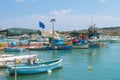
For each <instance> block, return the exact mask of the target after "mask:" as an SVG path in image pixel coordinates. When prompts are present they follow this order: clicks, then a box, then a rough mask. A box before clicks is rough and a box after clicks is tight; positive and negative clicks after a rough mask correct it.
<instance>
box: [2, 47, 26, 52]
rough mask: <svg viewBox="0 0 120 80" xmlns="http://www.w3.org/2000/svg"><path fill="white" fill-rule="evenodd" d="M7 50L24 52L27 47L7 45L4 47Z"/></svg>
mask: <svg viewBox="0 0 120 80" xmlns="http://www.w3.org/2000/svg"><path fill="white" fill-rule="evenodd" d="M4 51H6V52H22V51H25V48H18V47H6V48H4Z"/></svg>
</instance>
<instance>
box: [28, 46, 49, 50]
mask: <svg viewBox="0 0 120 80" xmlns="http://www.w3.org/2000/svg"><path fill="white" fill-rule="evenodd" d="M27 49H28V50H48V49H49V47H48V46H36V47H34V46H33V47H28V48H27Z"/></svg>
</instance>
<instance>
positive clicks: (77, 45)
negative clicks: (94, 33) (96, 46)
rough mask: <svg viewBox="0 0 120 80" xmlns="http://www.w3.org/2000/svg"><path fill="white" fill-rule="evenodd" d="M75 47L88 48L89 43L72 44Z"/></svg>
mask: <svg viewBox="0 0 120 80" xmlns="http://www.w3.org/2000/svg"><path fill="white" fill-rule="evenodd" d="M72 48H73V49H88V48H89V47H88V44H74V45H72Z"/></svg>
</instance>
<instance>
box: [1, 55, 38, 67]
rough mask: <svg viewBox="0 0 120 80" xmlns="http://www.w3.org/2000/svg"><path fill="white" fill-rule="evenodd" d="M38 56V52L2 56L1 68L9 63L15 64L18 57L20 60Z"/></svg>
mask: <svg viewBox="0 0 120 80" xmlns="http://www.w3.org/2000/svg"><path fill="white" fill-rule="evenodd" d="M34 57H37V54H29V55H17V56H15V55H10V54H9V55H7V56H6V55H5V56H4V57H0V68H6V67H7V66H8V65H13V64H14V60H15V59H17V60H19V61H20V62H21V61H22V60H23V61H27V60H28V59H29V58H34Z"/></svg>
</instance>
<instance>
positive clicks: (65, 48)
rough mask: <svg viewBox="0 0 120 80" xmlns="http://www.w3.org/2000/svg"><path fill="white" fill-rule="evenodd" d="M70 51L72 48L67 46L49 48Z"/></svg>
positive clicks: (50, 48)
mask: <svg viewBox="0 0 120 80" xmlns="http://www.w3.org/2000/svg"><path fill="white" fill-rule="evenodd" d="M71 49H72V46H67V45H62V46H60V45H59V46H57V45H55V46H52V47H49V50H71Z"/></svg>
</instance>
